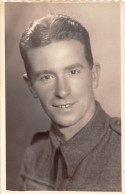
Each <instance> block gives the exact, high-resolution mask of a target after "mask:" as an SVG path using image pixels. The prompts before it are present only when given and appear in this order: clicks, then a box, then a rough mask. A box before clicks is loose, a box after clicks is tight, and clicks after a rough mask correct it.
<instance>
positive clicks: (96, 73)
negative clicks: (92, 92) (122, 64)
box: [92, 63, 101, 89]
mask: <svg viewBox="0 0 125 194" xmlns="http://www.w3.org/2000/svg"><path fill="white" fill-rule="evenodd" d="M100 70H101V68H100V65H99V64H98V63H94V64H93V68H92V87H93V89H96V88H97V87H98V84H99V76H100Z"/></svg>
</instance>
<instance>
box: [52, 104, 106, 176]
mask: <svg viewBox="0 0 125 194" xmlns="http://www.w3.org/2000/svg"><path fill="white" fill-rule="evenodd" d="M109 118H110V117H109V116H108V115H107V114H106V113H105V112H104V111H103V109H102V108H101V106H100V104H99V103H98V102H96V112H95V114H94V116H93V117H92V119H91V120H90V121H89V122H88V124H87V125H86V126H84V127H83V128H82V129H81V130H80V131H79V132H78V133H77V134H75V135H74V136H73V137H72V138H71V139H69V140H68V141H66V142H64V140H63V138H62V135H61V133H60V132H57V131H54V130H53V129H52V130H51V131H50V138H51V140H52V143H53V144H54V146H55V149H57V148H58V147H60V150H61V152H62V154H63V156H64V159H65V162H66V166H67V172H68V176H69V177H71V176H73V174H74V172H75V170H76V168H77V166H78V165H79V163H80V162H81V160H82V159H84V158H85V157H86V155H87V154H88V153H89V152H91V150H92V149H93V148H94V147H95V146H96V145H97V144H98V142H99V141H100V140H101V139H102V137H103V136H104V135H105V133H106V128H107V127H106V126H107V125H108V121H109Z"/></svg>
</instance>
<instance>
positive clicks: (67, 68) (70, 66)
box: [65, 63, 83, 70]
mask: <svg viewBox="0 0 125 194" xmlns="http://www.w3.org/2000/svg"><path fill="white" fill-rule="evenodd" d="M74 68H82V69H83V65H82V64H80V63H75V64H72V65H69V66H68V67H66V68H65V69H66V70H70V69H74Z"/></svg>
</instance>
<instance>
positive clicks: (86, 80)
mask: <svg viewBox="0 0 125 194" xmlns="http://www.w3.org/2000/svg"><path fill="white" fill-rule="evenodd" d="M70 86H71V88H72V91H74V92H75V93H76V94H78V95H79V97H80V95H82V96H83V95H86V94H88V93H91V92H92V78H91V77H90V76H84V77H83V76H80V77H79V78H78V79H76V80H73V81H72V83H70Z"/></svg>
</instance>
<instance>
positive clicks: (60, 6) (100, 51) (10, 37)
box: [5, 3, 120, 190]
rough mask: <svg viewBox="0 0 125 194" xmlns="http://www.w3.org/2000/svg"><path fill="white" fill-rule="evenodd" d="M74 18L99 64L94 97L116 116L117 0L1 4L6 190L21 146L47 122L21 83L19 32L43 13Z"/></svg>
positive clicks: (11, 186) (13, 185)
mask: <svg viewBox="0 0 125 194" xmlns="http://www.w3.org/2000/svg"><path fill="white" fill-rule="evenodd" d="M51 12H52V13H53V12H54V13H55V12H56V13H62V14H66V15H69V16H71V17H73V18H75V19H77V20H79V21H80V22H81V23H82V24H83V25H84V26H85V27H86V28H87V30H88V31H89V33H90V39H91V45H92V51H93V56H94V60H95V61H96V62H99V63H100V64H101V66H102V71H101V77H100V86H99V88H98V89H97V90H96V91H95V95H96V98H97V99H98V101H100V102H101V104H102V106H103V107H104V109H105V110H106V111H107V113H109V114H110V115H111V116H120V9H119V4H118V3H110V4H109V3H106V4H104V3H103V5H102V4H101V3H98V4H96V3H94V4H92V3H91V4H89V3H86V4H85V3H84V4H80V3H76V4H75V3H70V4H69V3H66V4H65V3H5V32H6V34H5V40H6V42H5V54H6V59H5V63H6V67H5V68H6V162H7V169H6V170H7V182H6V183H7V190H19V172H20V166H21V162H22V159H23V154H24V151H25V149H26V147H27V146H28V145H29V143H30V140H31V137H32V135H33V134H34V133H35V132H36V131H38V130H47V129H48V127H49V125H50V121H49V119H48V118H47V116H46V115H45V114H44V112H43V111H42V109H41V106H40V104H39V102H38V101H37V100H34V99H33V98H32V95H31V94H30V92H29V91H28V89H27V87H26V86H25V84H24V82H23V79H22V75H23V73H25V70H24V66H23V61H22V59H21V57H20V53H19V48H18V44H19V40H20V37H21V34H22V33H23V31H24V30H25V28H26V27H28V26H29V24H30V23H31V22H32V21H33V20H35V19H37V18H39V17H42V16H44V15H46V14H48V13H51Z"/></svg>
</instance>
